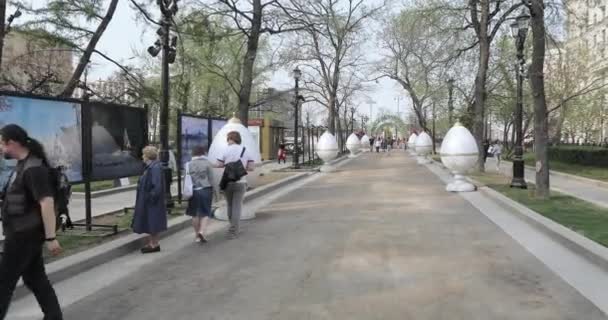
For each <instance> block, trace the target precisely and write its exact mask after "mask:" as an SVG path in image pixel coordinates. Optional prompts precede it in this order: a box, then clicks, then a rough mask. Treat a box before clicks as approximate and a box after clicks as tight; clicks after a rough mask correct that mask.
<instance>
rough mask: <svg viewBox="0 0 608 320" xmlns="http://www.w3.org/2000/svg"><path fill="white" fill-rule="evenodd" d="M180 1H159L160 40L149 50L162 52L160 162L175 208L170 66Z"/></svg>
mask: <svg viewBox="0 0 608 320" xmlns="http://www.w3.org/2000/svg"><path fill="white" fill-rule="evenodd" d="M178 1H179V0H158V1H157V3H158V5H159V7H160V11H161V13H162V21H161V28H160V29H158V31H157V34H158V36H159V39H158V40H157V41H156V42H155V43H154V45H153V46H150V47H149V48H148V53H149V54H150V55H151V56H153V57H156V56H157V55H158V54H159V53H161V51H162V55H161V65H162V71H161V87H162V89H161V93H162V98H161V105H160V119H159V131H160V160H161V163H162V167H163V172H164V176H165V180H166V181H165V182H166V186H165V194H166V197H167V207H169V208H171V207H173V201H172V199H171V182H172V180H173V175H172V173H171V168H170V167H169V94H170V92H169V64H172V63H174V62H175V58H176V49H175V48H176V46H177V37H175V36H174V37H171V34H170V33H171V28H170V27H171V21H172V19H173V16H174V15H175V14H176V13H177V3H178Z"/></svg>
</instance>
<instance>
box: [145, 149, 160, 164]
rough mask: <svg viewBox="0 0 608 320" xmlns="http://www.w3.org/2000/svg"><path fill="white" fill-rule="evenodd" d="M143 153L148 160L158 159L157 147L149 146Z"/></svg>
mask: <svg viewBox="0 0 608 320" xmlns="http://www.w3.org/2000/svg"><path fill="white" fill-rule="evenodd" d="M142 153H143V154H144V157H146V158H147V159H148V160H152V161H154V160H156V159H158V149H156V147H155V146H147V147H145V148H144V149H143V150H142Z"/></svg>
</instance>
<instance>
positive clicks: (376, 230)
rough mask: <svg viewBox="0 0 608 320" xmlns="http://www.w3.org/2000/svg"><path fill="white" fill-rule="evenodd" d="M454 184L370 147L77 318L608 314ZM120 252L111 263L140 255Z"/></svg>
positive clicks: (119, 283)
mask: <svg viewBox="0 0 608 320" xmlns="http://www.w3.org/2000/svg"><path fill="white" fill-rule="evenodd" d="M444 188H445V186H444V184H443V183H442V182H441V181H440V180H439V179H438V178H437V177H436V176H435V175H433V174H432V173H431V172H429V171H428V170H427V169H426V168H425V167H421V166H417V165H416V164H415V161H414V160H413V159H411V158H408V157H407V156H406V155H405V154H404V153H392V154H391V155H390V156H388V155H385V154H366V155H364V156H362V157H360V158H358V159H355V160H354V161H352V162H350V163H348V164H346V165H344V166H343V167H342V168H341V169H340V170H339V171H338V172H335V173H331V174H327V175H324V174H323V175H317V178H316V180H311V181H310V182H309V183H308V184H305V185H303V186H302V187H301V188H299V189H296V190H287V191H286V192H285V193H283V194H282V195H280V196H279V197H278V198H277V199H276V200H275V201H274V202H272V203H271V204H269V205H265V206H263V207H262V208H261V209H260V210H258V218H257V219H256V220H255V221H252V222H248V223H245V224H244V232H243V234H242V236H241V237H240V238H239V239H238V240H234V241H228V240H224V238H223V237H220V236H214V237H212V239H211V242H210V243H209V244H207V245H205V246H203V247H200V246H198V245H195V244H188V245H182V246H181V247H180V246H174V247H172V242H171V241H169V240H167V241H166V243H167V245H168V246H169V248H168V250H170V251H168V252H163V253H161V255H158V256H157V258H156V260H154V261H150V263H148V264H147V265H138V267H137V268H135V270H136V271H135V270H133V272H131V273H130V274H128V275H124V277H123V278H121V279H115V280H114V281H104V280H99V279H97V280H95V279H93V280H90V281H91V283H95V284H96V285H97V288H99V286H101V287H103V288H99V290H98V291H96V292H94V293H92V294H82V293H81V295H80V296H78V298H75V299H76V301H74V303H70V305H69V306H68V307H67V309H66V319H83V318H86V319H87V320H96V319H124V320H132V319H146V320H147V319H247V320H257V319H260V320H261V319H264V320H266V319H290V320H292V319H382V320H390V319H399V320H403V319H450V320H458V319H463V320H465V319H466V320H471V319H480V320H482V319H483V320H487V319H551V320H559V319H586V320H588V319H606V317H605V315H604V314H603V313H602V312H601V311H600V310H599V309H598V308H596V307H595V306H594V305H593V304H592V303H591V302H589V301H588V300H587V299H585V298H584V297H583V296H582V295H581V294H580V293H578V292H577V291H576V290H575V289H573V288H572V287H571V286H570V285H568V284H567V283H566V282H565V281H564V280H562V279H561V278H560V277H558V276H557V275H556V274H555V273H553V272H552V271H551V270H550V269H548V268H547V267H546V266H545V265H544V264H543V263H541V262H540V261H539V260H538V259H537V258H536V257H534V256H533V255H532V254H530V253H529V252H528V251H527V250H526V249H524V248H523V247H522V246H521V245H520V244H518V243H517V242H516V241H514V240H513V238H511V237H510V236H509V235H507V234H506V233H505V232H503V231H502V229H499V228H498V227H497V225H496V224H494V223H493V222H492V221H490V220H489V219H488V218H487V217H486V216H485V215H483V214H482V213H481V212H479V211H478V210H477V209H476V208H475V207H473V206H472V205H470V204H469V202H467V201H466V200H465V199H464V198H463V197H461V196H459V195H455V194H448V193H446V192H445V191H444ZM190 238H191V235H190V232H187V233H183V234H181V235H176V236H175V237H174V238H173V241H188V240H190ZM164 248H165V247H164ZM145 258H146V259H154V257H153V256H146V257H145ZM132 259H134V260H140V259H143V258H141V255H138V256H133V258H132ZM120 261H121V263H124V266H117V265H116V263H118V262H116V263H110V264H108V266H107V268H114V269H118V268H121V269H124V268H132V267H133V266H132V264H131V263H129V262H128V260H124V259H121V260H120ZM109 274H112V273H110V272H101V271H100V270H96V271H95V272H91V273H90V274H89V277H95V276H96V277H102V276H107V275H109ZM78 286H82V282H80V281H79V282H78V284H77V283H75V282H74V283H73V285H72V286H70V288H72V289H71V290H76V289H75V288H74V287H78ZM59 288H60V289H59V290H58V291H59V294H60V296H62V290H68V289H67V286H61V285H60V286H59ZM62 288H64V289H62ZM66 294H67V293H66ZM73 295H74V296H76V295H75V294H73ZM30 299H31V298H30ZM62 300H63V298H62ZM28 303H29V308H30V309H31V308H36V306H35V303H34V302H33V301H29V302H28ZM15 308H16V310H15V312H18V311H23V310H25V309H23V308H24V307H23V306H16V307H15ZM23 312H24V313H22V314H26V313H25V311H23ZM20 314H21V313H20ZM11 319H13V318H11ZM14 319H19V320H21V319H29V318H25V317H17V316H16V317H15V318H14Z"/></svg>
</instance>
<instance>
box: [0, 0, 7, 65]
mask: <svg viewBox="0 0 608 320" xmlns="http://www.w3.org/2000/svg"><path fill="white" fill-rule="evenodd" d="M6 1H7V0H0V74H2V52H3V50H4V36H5V34H4V31H5V30H6V27H5V26H4V25H5V22H4V21H5V20H6Z"/></svg>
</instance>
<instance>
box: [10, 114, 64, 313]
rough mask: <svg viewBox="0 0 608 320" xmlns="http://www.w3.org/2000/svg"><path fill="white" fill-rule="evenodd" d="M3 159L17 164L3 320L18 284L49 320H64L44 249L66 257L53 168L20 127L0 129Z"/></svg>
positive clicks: (14, 177)
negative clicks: (59, 232) (60, 235)
mask: <svg viewBox="0 0 608 320" xmlns="http://www.w3.org/2000/svg"><path fill="white" fill-rule="evenodd" d="M0 151H1V152H0V153H1V154H3V156H4V157H5V158H6V159H15V160H17V166H16V168H15V170H14V171H13V172H12V174H11V176H10V178H9V180H8V182H7V183H6V185H5V186H4V188H3V190H4V192H3V196H2V197H3V199H2V200H3V201H2V227H3V231H4V235H5V240H4V253H3V255H2V261H1V262H0V319H4V318H5V317H6V314H7V312H8V308H9V305H10V302H11V298H12V296H13V292H14V290H15V286H16V285H17V281H18V280H19V278H22V279H23V283H24V284H25V286H26V287H27V288H28V289H30V290H31V291H32V292H33V293H34V296H35V297H36V300H37V301H38V305H40V308H41V309H42V312H43V313H44V319H45V320H61V319H63V315H62V313H61V307H60V305H59V301H58V299H57V295H56V294H55V290H54V289H53V287H52V286H51V283H50V282H49V279H48V277H47V275H46V271H45V269H44V259H43V256H42V246H43V244H46V247H47V249H48V251H49V252H50V253H51V254H52V255H55V256H56V255H59V254H60V253H61V250H62V249H61V246H60V245H59V242H58V241H57V238H56V237H57V235H56V231H57V214H56V211H55V199H54V196H55V191H56V190H53V183H52V181H51V180H52V179H51V178H52V177H51V172H50V170H49V169H50V166H49V162H48V160H47V158H46V154H45V152H44V148H43V146H42V145H41V144H40V143H39V142H38V141H36V140H35V139H33V138H31V137H29V136H28V133H27V132H26V131H25V130H24V129H23V128H21V127H19V126H17V125H15V124H9V125H7V126H5V127H3V128H2V129H0Z"/></svg>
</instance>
